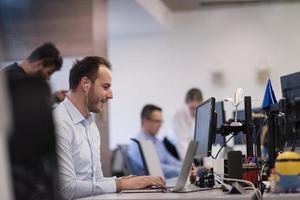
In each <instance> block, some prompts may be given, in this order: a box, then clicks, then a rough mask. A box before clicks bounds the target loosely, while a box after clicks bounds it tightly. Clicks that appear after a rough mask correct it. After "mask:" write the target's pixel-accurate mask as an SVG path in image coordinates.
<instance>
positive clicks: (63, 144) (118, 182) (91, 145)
mask: <svg viewBox="0 0 300 200" xmlns="http://www.w3.org/2000/svg"><path fill="white" fill-rule="evenodd" d="M110 68H111V65H110V63H109V62H108V61H106V60H105V59H104V58H101V57H97V56H88V57H85V58H83V59H82V60H78V61H76V62H75V63H74V65H73V67H72V68H71V70H70V76H69V84H70V92H69V93H68V95H67V97H66V98H65V99H64V101H63V102H61V103H60V104H59V105H58V106H57V107H56V108H55V110H54V114H55V117H56V125H57V153H58V161H59V176H60V179H61V180H60V182H61V183H60V190H61V194H62V196H63V198H64V199H74V198H80V197H87V196H92V195H98V194H104V193H113V192H120V191H122V190H123V189H140V188H145V187H150V186H156V187H164V185H165V181H164V180H163V178H162V177H151V176H140V177H123V178H118V179H117V178H115V177H110V178H107V177H103V173H102V169H101V162H100V134H99V130H98V128H97V126H96V123H95V121H94V118H93V116H92V115H91V112H93V113H99V112H101V111H102V110H103V106H104V104H105V103H106V102H107V101H108V100H110V99H112V98H113V93H112V90H111V84H112V74H111V71H110Z"/></svg>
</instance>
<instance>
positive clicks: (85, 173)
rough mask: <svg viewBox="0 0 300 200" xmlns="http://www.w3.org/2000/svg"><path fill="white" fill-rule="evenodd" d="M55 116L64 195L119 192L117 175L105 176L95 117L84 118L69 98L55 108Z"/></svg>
mask: <svg viewBox="0 0 300 200" xmlns="http://www.w3.org/2000/svg"><path fill="white" fill-rule="evenodd" d="M54 116H55V121H56V132H57V142H56V143H57V147H56V148H57V154H58V161H59V178H60V191H61V194H62V196H63V198H64V199H74V198H80V197H87V196H92V195H97V194H102V193H112V192H116V182H115V179H116V178H115V177H111V178H105V177H103V173H102V169H101V162H100V135H99V130H98V128H97V126H96V123H95V121H94V119H93V117H92V116H91V115H90V116H89V117H88V118H84V117H83V116H82V115H81V113H80V112H79V111H78V110H77V108H76V107H75V106H74V105H73V104H72V102H71V101H70V100H69V99H68V98H67V97H66V98H65V100H64V101H63V102H62V103H60V104H59V105H58V106H57V107H56V108H55V110H54Z"/></svg>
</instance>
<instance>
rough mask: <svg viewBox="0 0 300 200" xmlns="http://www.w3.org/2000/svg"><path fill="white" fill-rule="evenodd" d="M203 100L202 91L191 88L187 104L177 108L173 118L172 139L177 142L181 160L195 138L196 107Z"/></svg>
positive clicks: (187, 95) (186, 99) (186, 97)
mask: <svg viewBox="0 0 300 200" xmlns="http://www.w3.org/2000/svg"><path fill="white" fill-rule="evenodd" d="M202 101H203V96H202V92H201V90H200V89H198V88H191V89H190V90H189V91H188V92H187V93H186V96H185V105H184V107H182V108H181V109H179V110H177V111H176V112H175V114H174V116H173V119H172V135H170V139H171V141H173V142H174V143H175V146H176V149H177V152H178V154H179V157H180V159H181V160H183V159H184V156H185V153H186V151H187V148H188V144H189V142H190V141H191V140H193V139H194V129H195V117H196V109H197V107H198V105H200V104H201V103H202Z"/></svg>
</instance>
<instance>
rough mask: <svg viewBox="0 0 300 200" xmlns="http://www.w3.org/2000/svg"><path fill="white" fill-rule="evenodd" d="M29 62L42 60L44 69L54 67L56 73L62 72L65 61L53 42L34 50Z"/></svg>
mask: <svg viewBox="0 0 300 200" xmlns="http://www.w3.org/2000/svg"><path fill="white" fill-rule="evenodd" d="M27 60H28V61H29V62H34V61H38V60H42V62H43V67H50V66H54V67H55V71H58V70H60V69H61V66H62V63H63V59H62V57H61V55H60V53H59V51H58V49H57V48H56V47H55V46H54V44H52V43H51V42H46V43H44V44H42V45H41V46H39V47H37V48H36V49H35V50H33V52H31V54H30V55H29V56H28V58H27Z"/></svg>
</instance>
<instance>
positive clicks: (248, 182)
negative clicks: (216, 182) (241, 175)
mask: <svg viewBox="0 0 300 200" xmlns="http://www.w3.org/2000/svg"><path fill="white" fill-rule="evenodd" d="M214 174H216V175H217V176H218V177H219V178H220V179H222V180H225V181H236V182H241V183H246V184H248V185H250V186H251V188H252V189H253V190H254V191H255V195H256V197H257V199H262V194H261V192H260V191H259V190H258V189H256V188H255V186H254V184H253V183H251V182H250V181H246V180H241V179H234V178H223V177H221V176H220V175H219V174H217V173H216V172H214ZM223 182H224V181H223Z"/></svg>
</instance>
